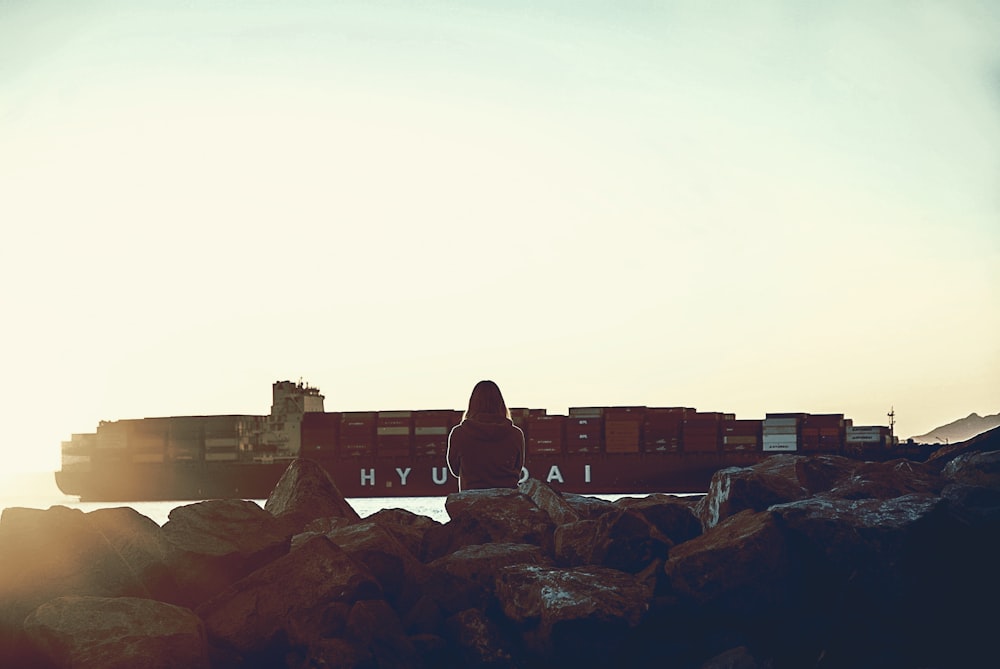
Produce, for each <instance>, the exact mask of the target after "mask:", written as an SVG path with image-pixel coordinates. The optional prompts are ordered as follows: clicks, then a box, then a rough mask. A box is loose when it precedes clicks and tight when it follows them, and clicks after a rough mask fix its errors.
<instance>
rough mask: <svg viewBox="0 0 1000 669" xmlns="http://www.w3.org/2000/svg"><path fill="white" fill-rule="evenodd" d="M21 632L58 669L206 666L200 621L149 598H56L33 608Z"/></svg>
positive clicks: (149, 668) (181, 610)
mask: <svg viewBox="0 0 1000 669" xmlns="http://www.w3.org/2000/svg"><path fill="white" fill-rule="evenodd" d="M24 627H25V632H26V634H27V636H28V637H29V639H30V640H31V641H32V642H33V643H34V644H35V645H36V647H38V648H39V650H40V651H41V652H42V653H43V654H44V655H45V656H46V657H48V658H49V660H50V661H51V662H52V663H53V665H54V666H57V667H72V668H73V669H87V668H91V667H92V668H93V669H126V668H128V669H131V668H132V667H144V668H148V669H186V668H188V667H190V668H204V669H208V667H209V655H208V645H207V643H206V641H205V629H204V626H203V625H202V622H201V620H199V619H198V617H197V616H195V615H194V613H192V612H191V611H190V610H188V609H184V608H181V607H179V606H173V605H171V604H165V603H163V602H157V601H153V600H150V599H136V598H132V597H59V598H56V599H53V600H51V601H49V602H47V603H45V604H42V605H41V606H39V607H38V608H37V609H35V611H34V612H33V613H31V614H30V615H29V616H28V617H27V618H26V620H25V622H24Z"/></svg>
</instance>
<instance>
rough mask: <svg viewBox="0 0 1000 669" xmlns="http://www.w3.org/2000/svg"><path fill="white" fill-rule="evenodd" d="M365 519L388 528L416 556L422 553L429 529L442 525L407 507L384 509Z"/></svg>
mask: <svg viewBox="0 0 1000 669" xmlns="http://www.w3.org/2000/svg"><path fill="white" fill-rule="evenodd" d="M365 520H366V521H368V522H371V523H375V524H376V525H378V526H379V527H381V528H384V529H385V530H387V531H388V532H389V533H390V534H392V535H393V536H394V537H396V539H398V540H399V542H400V543H402V544H403V545H404V546H406V548H407V550H409V551H410V553H412V554H413V555H414V556H416V557H420V555H421V547H422V546H423V543H424V535H426V534H427V532H428V530H430V529H431V528H432V527H440V526H441V523H439V522H438V521H436V520H433V519H431V518H428V517H427V516H421V515H418V514H415V513H413V512H412V511H407V510H405V509H382V510H381V511H376V512H375V513H373V514H372V515H370V516H368V517H367V518H365Z"/></svg>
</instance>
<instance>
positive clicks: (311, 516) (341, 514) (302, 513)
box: [264, 458, 361, 534]
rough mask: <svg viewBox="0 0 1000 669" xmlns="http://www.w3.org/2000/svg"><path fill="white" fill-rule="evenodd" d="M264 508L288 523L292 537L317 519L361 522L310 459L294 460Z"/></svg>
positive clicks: (328, 478)
mask: <svg viewBox="0 0 1000 669" xmlns="http://www.w3.org/2000/svg"><path fill="white" fill-rule="evenodd" d="M264 509H265V510H266V511H269V512H270V513H271V514H273V515H274V516H276V517H278V518H282V519H283V520H284V521H285V522H286V523H288V524H289V525H290V527H292V528H293V531H292V532H290V533H291V534H295V533H297V532H299V531H301V530H302V529H303V528H304V527H305V526H306V525H307V524H308V523H309V522H310V521H312V520H316V519H317V518H346V519H348V520H349V521H351V522H356V521H358V520H361V516H359V515H358V512H357V511H355V510H354V507H352V506H351V505H350V504H348V502H347V500H346V499H344V496H343V495H341V494H340V490H338V489H337V486H336V484H335V483H334V482H333V479H331V478H330V475H329V474H327V472H326V470H325V469H323V467H322V466H320V465H319V463H317V462H315V461H313V460H309V459H308V458H296V459H295V460H292V463H291V464H290V465H288V469H286V470H285V473H284V474H282V475H281V478H280V479H278V483H277V484H276V485H275V486H274V490H272V491H271V494H270V495H268V497H267V501H266V502H265V503H264Z"/></svg>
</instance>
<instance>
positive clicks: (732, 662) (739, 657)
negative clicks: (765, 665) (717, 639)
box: [701, 646, 761, 669]
mask: <svg viewBox="0 0 1000 669" xmlns="http://www.w3.org/2000/svg"><path fill="white" fill-rule="evenodd" d="M760 666H761V665H759V664H758V663H757V660H756V659H755V658H754V656H753V654H751V653H750V649H749V648H747V647H746V646H737V647H736V648H731V649H729V650H727V651H725V652H724V653H719V654H718V655H716V656H715V657H713V658H711V659H710V660H708V661H707V662H705V663H704V664H702V665H701V669H758V668H759V667H760Z"/></svg>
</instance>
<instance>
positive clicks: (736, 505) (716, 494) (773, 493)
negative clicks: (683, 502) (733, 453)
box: [697, 455, 808, 530]
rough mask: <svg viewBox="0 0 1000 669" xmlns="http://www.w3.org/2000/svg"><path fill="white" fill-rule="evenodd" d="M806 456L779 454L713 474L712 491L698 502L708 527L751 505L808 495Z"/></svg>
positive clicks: (759, 508) (763, 505)
mask: <svg viewBox="0 0 1000 669" xmlns="http://www.w3.org/2000/svg"><path fill="white" fill-rule="evenodd" d="M801 460H802V456H795V455H776V456H771V457H769V458H765V459H764V460H763V461H762V462H760V463H758V464H756V465H754V466H752V467H728V468H726V469H722V470H719V471H717V472H716V473H715V474H714V475H713V476H712V481H711V483H710V484H709V488H708V494H706V495H705V497H703V498H702V499H701V500H700V501H699V502H698V504H697V513H698V518H699V520H701V524H702V527H703V528H704V529H705V530H708V529H710V528H713V527H715V526H716V525H718V524H719V523H721V522H723V521H724V520H726V519H727V518H730V517H731V516H735V515H736V514H738V513H740V512H741V511H745V510H747V509H749V510H752V511H763V510H764V509H766V508H767V507H769V506H771V505H772V504H781V503H782V502H792V501H794V500H797V499H803V498H805V497H806V496H807V495H808V491H807V490H806V488H805V487H804V486H803V485H802V484H801V483H800V482H799V480H798V475H797V465H798V464H799V462H800V461H801Z"/></svg>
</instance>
